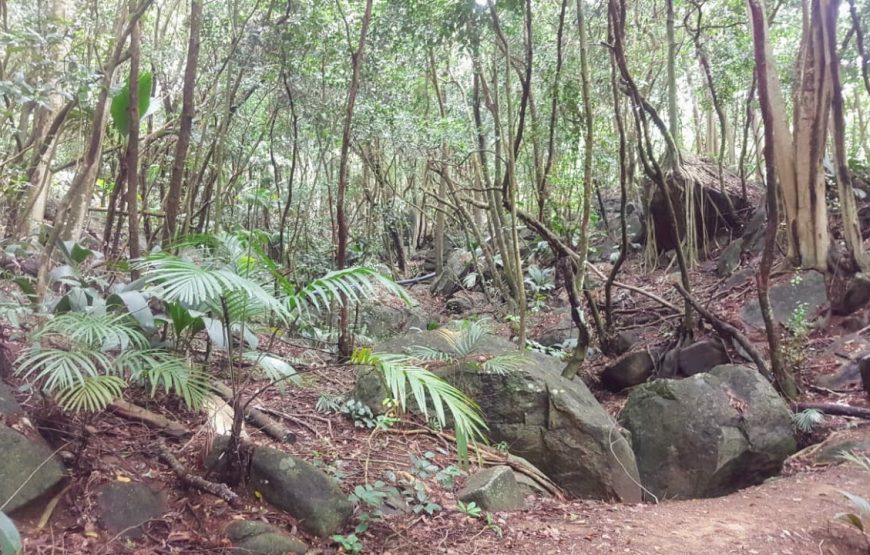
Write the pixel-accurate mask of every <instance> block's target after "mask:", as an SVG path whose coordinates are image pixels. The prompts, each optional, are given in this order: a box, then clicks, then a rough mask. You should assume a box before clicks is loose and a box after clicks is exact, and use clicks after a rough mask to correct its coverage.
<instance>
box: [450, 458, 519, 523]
mask: <svg viewBox="0 0 870 555" xmlns="http://www.w3.org/2000/svg"><path fill="white" fill-rule="evenodd" d="M458 498H459V500H460V501H462V502H463V503H470V502H472V501H473V502H474V503H476V504H477V506H478V507H480V508H481V509H483V510H484V511H492V512H498V511H514V510H517V509H522V508H523V506H524V503H523V494H522V490H521V489H520V486H519V484H517V480H516V478H515V477H514V473H513V470H511V469H510V467H509V466H494V467H492V468H487V469H486V470H481V471H480V472H476V473H474V474H472V475H471V476H470V477H469V478H468V481H467V482H466V483H465V487H464V488H462V490H461V491H460V492H459V494H458Z"/></svg>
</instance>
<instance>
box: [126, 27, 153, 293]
mask: <svg viewBox="0 0 870 555" xmlns="http://www.w3.org/2000/svg"><path fill="white" fill-rule="evenodd" d="M139 34H140V30H139V22H138V21H137V22H135V23H133V30H132V31H131V32H130V106H129V113H130V135H129V136H128V138H127V228H128V230H129V231H128V240H127V244H128V248H129V251H130V259H131V260H135V259H137V258H139V116H140V114H139ZM146 94H151V93H150V91H148V92H147V93H146ZM130 276H131V278H132V279H133V280H136V279H139V272H138V271H137V270H135V269H134V270H131V271H130Z"/></svg>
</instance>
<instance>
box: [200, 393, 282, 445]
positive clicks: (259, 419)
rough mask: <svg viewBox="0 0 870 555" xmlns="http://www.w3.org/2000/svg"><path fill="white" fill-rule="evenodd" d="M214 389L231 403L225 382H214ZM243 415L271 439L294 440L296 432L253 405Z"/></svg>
mask: <svg viewBox="0 0 870 555" xmlns="http://www.w3.org/2000/svg"><path fill="white" fill-rule="evenodd" d="M214 390H215V391H216V392H217V394H218V395H220V396H221V397H223V398H224V400H226V401H227V402H228V403H232V400H233V391H232V389H230V388H229V387H228V386H227V385H226V384H224V383H220V382H217V383H215V384H214ZM245 417H246V418H247V419H248V421H249V422H251V423H252V424H254V425H255V426H257V428H259V429H260V430H262V431H263V433H265V434H266V435H268V436H269V437H271V438H272V439H275V440H278V441H281V442H284V443H294V442H295V441H296V434H294V433H293V432H291V431H290V430H288V429H287V428H285V427H284V426H283V425H281V423H280V422H278V421H276V420H275V419H274V418H272V417H270V416H269V415H268V414H266V413H264V412H262V411H260V410H257V409H255V408H253V407H248V408H247V409H246V410H245Z"/></svg>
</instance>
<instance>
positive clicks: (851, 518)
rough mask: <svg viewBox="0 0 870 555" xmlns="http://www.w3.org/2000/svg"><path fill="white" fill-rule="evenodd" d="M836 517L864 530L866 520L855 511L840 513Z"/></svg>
mask: <svg viewBox="0 0 870 555" xmlns="http://www.w3.org/2000/svg"><path fill="white" fill-rule="evenodd" d="M835 518H836V519H837V520H841V521H843V522H845V523H846V524H851V525H852V526H854V527H855V528H857V529H858V530H861V531H862V532H863V531H864V521H863V520H861V517H860V516H858V515H856V514H855V513H840V514H838V515H837V516H836V517H835Z"/></svg>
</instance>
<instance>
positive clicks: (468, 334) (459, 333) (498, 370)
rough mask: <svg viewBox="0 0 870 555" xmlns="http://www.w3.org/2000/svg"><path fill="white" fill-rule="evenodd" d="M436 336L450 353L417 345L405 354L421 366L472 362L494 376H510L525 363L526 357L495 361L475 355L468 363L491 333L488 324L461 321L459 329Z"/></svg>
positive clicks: (494, 358) (506, 357)
mask: <svg viewBox="0 0 870 555" xmlns="http://www.w3.org/2000/svg"><path fill="white" fill-rule="evenodd" d="M437 333H438V334H439V335H440V336H441V337H442V338H444V340H445V341H446V342H447V344H448V345H449V350H447V351H442V350H438V349H432V348H430V347H424V346H422V345H417V346H413V347H411V348H410V349H408V353H409V354H410V355H411V356H413V357H414V358H416V359H418V360H420V361H423V362H446V363H451V364H453V363H464V362H473V363H474V364H479V367H480V370H481V371H483V372H488V373H493V374H506V373H508V372H512V371H514V370H516V369H517V368H519V367H520V366H521V365H522V364H523V362H524V361H525V357H524V356H523V355H522V354H521V353H520V354H508V355H500V356H496V357H487V356H483V355H480V354H478V355H477V356H475V357H473V358H474V360H473V361H472V360H470V359H472V355H475V353H476V350H477V347H478V345H479V344H480V342H481V340H483V338H484V337H486V336H487V335H489V334H490V333H491V332H490V329H489V326H488V325H487V322H486V321H484V320H476V321H475V320H463V321H461V322H459V328H458V329H450V328H446V327H445V328H439V329H438V330H437Z"/></svg>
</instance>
